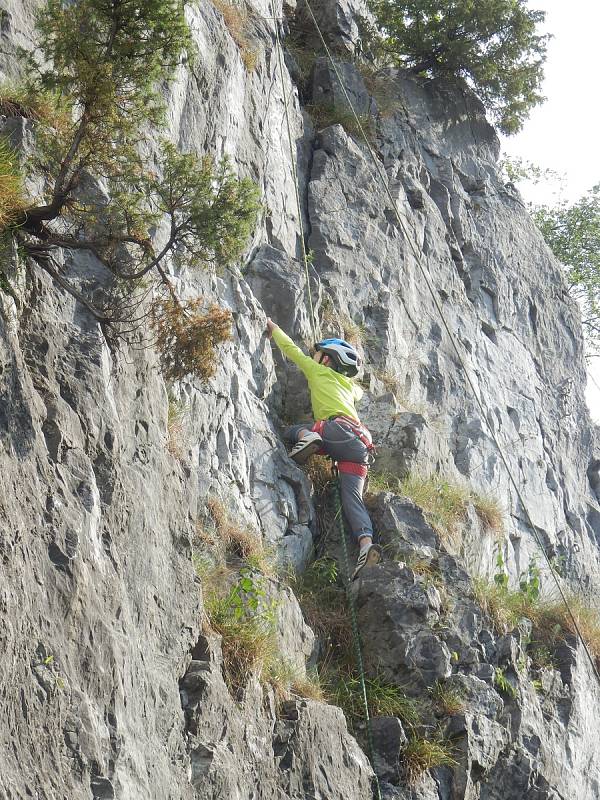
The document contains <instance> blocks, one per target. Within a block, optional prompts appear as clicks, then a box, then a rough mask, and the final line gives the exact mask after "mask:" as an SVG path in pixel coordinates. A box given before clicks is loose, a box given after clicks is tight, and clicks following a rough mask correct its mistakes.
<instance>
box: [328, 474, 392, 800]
mask: <svg viewBox="0 0 600 800" xmlns="http://www.w3.org/2000/svg"><path fill="white" fill-rule="evenodd" d="M333 473H334V476H335V518H334V521H337V522H338V525H339V530H340V538H341V540H342V550H343V553H344V569H345V581H344V588H345V590H346V600H347V602H348V608H349V609H350V625H351V627H352V643H353V646H354V657H355V659H356V666H357V668H358V676H359V680H360V693H361V700H362V704H363V710H364V719H365V729H366V733H367V747H368V750H369V760H370V762H371V766H372V767H373V776H374V785H375V797H376V800H381V789H380V786H379V779H378V778H377V773H376V772H375V760H374V759H375V746H374V744H373V729H372V727H371V714H370V712H369V701H368V698H367V684H366V681H365V667H364V662H363V657H362V646H361V641H360V631H359V629H358V617H357V614H356V604H355V602H354V596H353V594H352V580H351V574H350V558H349V556H348V544H347V542H346V526H345V525H344V518H343V516H342V496H341V489H340V479H339V476H338V474H337V469H336V467H335V466H334V467H333Z"/></svg>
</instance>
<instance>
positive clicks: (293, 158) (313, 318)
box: [271, 2, 319, 342]
mask: <svg viewBox="0 0 600 800" xmlns="http://www.w3.org/2000/svg"><path fill="white" fill-rule="evenodd" d="M271 13H272V14H273V19H276V17H275V8H274V6H273V2H271ZM274 27H275V40H276V45H277V46H276V49H277V63H278V66H279V78H280V80H281V91H282V93H283V108H284V111H285V124H286V127H287V135H288V144H289V148H290V159H291V162H292V176H293V179H294V194H295V195H296V208H297V210H298V225H299V228H300V246H301V248H302V261H303V262H304V273H305V276H306V294H307V296H308V307H309V312H310V325H311V328H312V333H313V341H315V342H316V341H318V339H319V336H318V334H317V323H316V319H317V318H316V316H315V309H314V307H313V301H312V294H311V291H310V273H309V269H308V254H307V252H306V243H305V241H304V225H303V223H302V207H301V205H300V188H299V180H298V170H297V169H296V156H295V153H294V143H293V140H292V128H291V125H290V114H289V108H288V98H287V92H286V90H285V79H284V73H283V55H282V54H283V48H282V46H281V39H280V37H279V24H278V22H277V21H276V22H275V25H274Z"/></svg>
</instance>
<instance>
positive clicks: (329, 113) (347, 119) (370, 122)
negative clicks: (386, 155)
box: [305, 103, 375, 144]
mask: <svg viewBox="0 0 600 800" xmlns="http://www.w3.org/2000/svg"><path fill="white" fill-rule="evenodd" d="M305 110H306V111H307V112H308V114H309V115H310V117H311V119H312V121H313V122H314V125H315V128H316V129H317V130H322V129H323V128H328V127H329V126H330V125H341V126H342V127H343V128H344V130H345V131H346V133H347V134H348V135H349V136H352V138H353V139H355V140H357V141H359V142H362V141H364V140H363V135H362V133H361V130H360V127H359V125H358V123H357V121H356V118H355V116H354V114H353V113H352V111H350V110H349V109H346V108H336V107H335V106H333V105H331V104H328V103H310V104H308V105H307V106H305ZM358 119H359V121H360V125H361V126H362V129H363V131H364V133H365V136H366V137H367V139H368V140H369V142H370V143H371V144H373V143H374V141H375V124H374V122H375V121H374V119H373V117H372V116H371V115H370V114H359V115H358Z"/></svg>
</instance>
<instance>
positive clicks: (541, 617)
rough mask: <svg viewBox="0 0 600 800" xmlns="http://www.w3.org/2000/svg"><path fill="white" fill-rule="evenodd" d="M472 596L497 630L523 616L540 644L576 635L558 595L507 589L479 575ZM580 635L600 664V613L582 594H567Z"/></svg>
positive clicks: (507, 627)
mask: <svg viewBox="0 0 600 800" xmlns="http://www.w3.org/2000/svg"><path fill="white" fill-rule="evenodd" d="M473 590H474V596H475V600H476V601H477V602H478V603H479V605H480V606H481V608H482V609H483V610H484V612H485V613H486V614H487V616H488V617H489V618H490V620H491V622H492V625H493V627H494V629H495V630H496V632H497V633H501V634H504V633H508V632H509V631H511V630H513V629H514V628H515V627H516V626H517V625H518V624H519V620H520V619H521V618H523V617H525V618H526V619H529V620H531V622H532V623H533V634H532V641H533V642H535V643H536V645H537V646H538V647H541V648H550V649H551V648H553V647H555V646H556V645H557V643H560V642H562V641H565V639H569V638H574V637H576V636H577V629H576V627H575V624H574V623H573V619H572V618H571V615H570V613H569V611H568V609H567V607H566V606H565V604H564V602H563V601H562V599H544V598H541V597H535V596H534V595H532V594H531V593H530V592H527V591H520V590H511V589H508V588H506V587H504V586H498V585H497V584H494V583H489V582H487V581H485V580H483V579H481V578H478V579H475V580H474V581H473ZM567 600H568V602H569V607H570V608H571V611H572V612H573V616H574V617H575V621H576V622H577V626H578V627H579V630H580V631H581V635H582V637H583V639H584V641H585V643H586V644H587V646H588V649H589V650H590V653H591V654H592V656H593V658H595V659H596V662H597V663H598V664H599V666H600V613H599V611H598V609H597V608H593V607H592V606H590V604H589V603H588V602H586V601H585V600H584V599H583V598H581V597H578V596H577V595H574V594H571V595H568V596H567Z"/></svg>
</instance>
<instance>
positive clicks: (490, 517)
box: [471, 493, 505, 538]
mask: <svg viewBox="0 0 600 800" xmlns="http://www.w3.org/2000/svg"><path fill="white" fill-rule="evenodd" d="M471 502H472V503H473V507H474V509H475V511H476V512H477V516H478V517H479V519H480V520H481V522H482V523H483V526H484V527H485V528H486V530H488V531H490V533H493V534H494V535H495V536H496V537H498V538H502V536H503V534H504V518H505V513H504V511H503V509H502V507H501V506H500V503H499V502H498V500H497V498H495V497H494V496H493V495H491V494H476V493H472V494H471Z"/></svg>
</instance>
